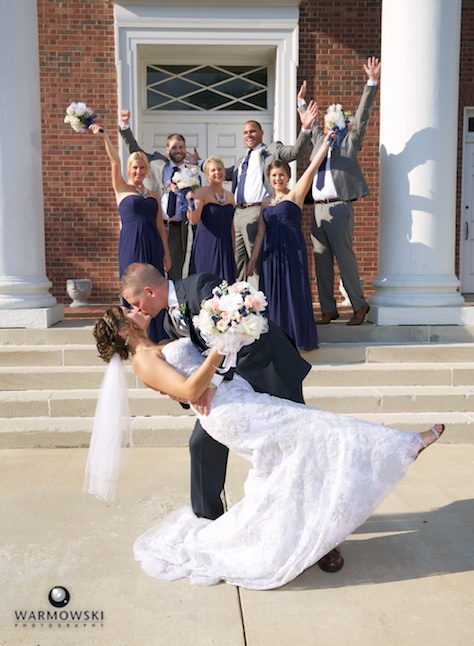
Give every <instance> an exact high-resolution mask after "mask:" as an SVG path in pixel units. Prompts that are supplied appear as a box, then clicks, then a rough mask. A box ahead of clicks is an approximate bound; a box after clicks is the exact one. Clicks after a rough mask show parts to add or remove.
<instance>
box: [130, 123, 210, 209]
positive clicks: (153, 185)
mask: <svg viewBox="0 0 474 646" xmlns="http://www.w3.org/2000/svg"><path fill="white" fill-rule="evenodd" d="M119 132H120V134H121V136H122V139H123V140H124V142H125V145H126V146H127V148H128V151H129V153H130V154H132V153H134V152H136V151H137V150H139V151H140V152H142V153H144V154H145V155H146V156H147V159H148V162H149V164H150V177H147V178H146V180H145V181H144V184H145V186H146V187H147V188H149V189H151V190H152V191H156V192H157V193H158V195H159V196H160V197H161V195H162V193H163V187H164V182H163V169H164V167H165V166H166V164H167V163H168V162H169V159H168V157H165V155H162V154H161V153H159V152H157V151H156V152H154V153H147V152H146V151H145V150H143V148H140V146H139V145H138V143H137V140H136V139H135V137H134V136H133V134H132V131H131V129H130V128H127V129H126V130H122V129H121V128H119ZM186 166H188V167H189V168H196V170H197V171H199V168H198V167H197V166H194V165H193V164H186Z"/></svg>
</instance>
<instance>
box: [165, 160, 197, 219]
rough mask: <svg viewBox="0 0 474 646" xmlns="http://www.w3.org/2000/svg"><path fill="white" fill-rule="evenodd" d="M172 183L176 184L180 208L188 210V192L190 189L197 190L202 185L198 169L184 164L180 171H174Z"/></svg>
mask: <svg viewBox="0 0 474 646" xmlns="http://www.w3.org/2000/svg"><path fill="white" fill-rule="evenodd" d="M170 184H174V185H175V186H176V188H177V191H176V192H177V196H178V208H179V210H180V211H187V209H188V202H187V200H186V193H187V192H188V191H195V190H196V189H197V188H199V187H200V186H201V181H200V179H199V173H198V171H197V169H196V168H188V167H187V166H183V168H180V170H179V171H175V172H174V173H173V177H172V178H171V182H170Z"/></svg>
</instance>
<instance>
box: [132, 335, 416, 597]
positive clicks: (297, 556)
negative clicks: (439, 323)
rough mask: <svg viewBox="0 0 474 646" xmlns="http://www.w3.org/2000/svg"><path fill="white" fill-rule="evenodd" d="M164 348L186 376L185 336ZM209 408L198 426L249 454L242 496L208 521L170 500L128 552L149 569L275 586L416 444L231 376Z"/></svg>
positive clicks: (402, 464) (356, 521) (348, 528)
mask: <svg viewBox="0 0 474 646" xmlns="http://www.w3.org/2000/svg"><path fill="white" fill-rule="evenodd" d="M164 354H165V356H166V360H167V361H168V362H169V363H170V364H172V365H173V366H174V367H175V368H177V369H178V370H179V371H180V372H182V373H183V374H186V375H188V374H190V373H191V372H193V371H194V370H195V369H196V368H197V366H198V365H199V363H200V362H201V361H202V357H201V355H200V354H199V351H198V350H196V348H195V347H194V346H193V345H192V344H191V343H190V341H189V340H188V339H181V340H180V341H178V342H175V343H170V344H168V345H167V346H166V347H165V349H164ZM211 408H212V410H211V413H210V415H209V416H207V417H200V420H201V423H202V425H203V427H204V428H205V430H206V431H207V432H208V433H209V434H210V435H212V436H213V437H214V438H215V439H216V440H218V441H219V442H222V443H223V444H226V445H227V446H228V447H229V448H230V449H231V450H232V451H234V452H235V453H237V454H239V455H241V456H243V457H244V458H247V459H248V460H249V461H250V462H251V463H252V466H253V468H252V469H251V470H250V473H249V476H248V478H247V481H246V482H245V490H244V491H245V495H244V498H243V499H242V500H241V501H240V502H238V503H237V504H236V505H234V506H233V507H232V508H231V509H230V510H229V511H228V512H227V513H225V514H224V515H223V516H221V517H219V518H218V519H217V520H214V521H211V520H207V519H202V518H197V517H196V516H195V515H194V513H193V512H192V510H191V509H190V508H187V507H186V508H181V509H178V510H177V511H175V512H173V513H172V514H170V516H168V517H167V519H165V521H164V522H162V523H160V524H159V525H157V526H155V527H153V528H151V529H150V530H148V531H147V532H145V533H144V534H143V535H142V536H140V537H139V538H138V539H137V540H136V541H135V544H134V554H135V558H136V560H138V561H139V562H140V564H141V567H142V568H143V570H144V571H145V572H146V573H147V574H149V575H150V576H152V577H156V578H159V579H167V580H173V579H178V578H181V577H189V578H190V580H191V583H193V584H195V585H212V584H215V583H217V582H218V581H226V582H227V583H231V584H234V585H238V586H242V587H244V588H251V589H270V588H277V587H279V586H282V585H284V584H285V583H287V582H288V581H291V580H292V579H294V578H295V577H297V576H298V575H299V574H300V573H301V572H303V570H305V569H306V568H308V567H310V566H311V565H313V564H314V563H316V562H317V561H318V560H319V559H320V558H321V557H322V556H324V555H325V554H327V553H328V552H329V551H330V550H331V549H332V548H333V547H335V546H336V545H338V544H340V543H342V541H343V540H344V539H345V538H346V537H347V536H348V535H349V534H350V533H351V532H353V531H354V530H355V529H356V528H357V527H359V526H360V525H361V524H362V523H363V522H364V521H365V520H366V519H367V518H368V517H369V516H370V515H371V514H372V512H373V511H374V509H375V508H376V507H377V506H378V505H379V504H380V502H381V501H382V499H383V498H384V497H385V496H386V495H387V494H388V493H389V492H390V490H391V489H392V488H393V487H394V485H395V484H396V483H397V482H398V481H399V480H400V479H401V478H402V477H403V475H404V474H405V472H406V470H407V468H408V466H409V465H410V464H411V462H412V461H413V460H414V458H415V457H416V455H417V453H418V451H419V449H420V448H421V443H420V437H419V435H418V434H417V433H411V432H408V431H397V430H394V429H390V428H386V427H384V426H380V425H376V424H371V423H368V422H363V421H360V420H356V419H352V418H349V417H345V416H343V415H337V414H334V413H329V412H326V411H323V410H319V409H315V408H310V407H309V406H304V405H302V404H296V403H294V402H290V401H287V400H282V399H279V398H276V397H272V396H270V395H266V394H260V393H256V392H255V391H254V390H253V389H252V387H251V386H250V385H249V384H248V383H247V382H246V381H245V380H244V379H242V378H241V377H239V376H238V375H235V376H234V379H233V380H232V381H224V382H223V383H222V384H221V385H220V386H219V388H218V389H217V391H216V393H215V395H214V398H213V400H212V407H211Z"/></svg>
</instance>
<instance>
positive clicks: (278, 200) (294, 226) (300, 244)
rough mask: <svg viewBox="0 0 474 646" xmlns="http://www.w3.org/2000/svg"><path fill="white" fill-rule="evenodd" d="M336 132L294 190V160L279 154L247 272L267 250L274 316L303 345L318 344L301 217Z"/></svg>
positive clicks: (264, 259)
mask: <svg viewBox="0 0 474 646" xmlns="http://www.w3.org/2000/svg"><path fill="white" fill-rule="evenodd" d="M330 138H331V135H328V136H327V137H326V139H325V141H324V143H323V144H322V145H321V148H320V149H319V151H318V153H317V154H316V155H315V157H314V159H313V160H312V161H311V164H310V165H309V166H308V168H307V169H306V170H305V172H304V173H303V175H302V176H301V177H300V179H299V180H298V182H297V183H296V185H295V187H294V188H292V189H291V190H290V189H289V188H288V182H289V180H290V176H291V170H290V167H289V166H288V164H287V163H286V162H284V161H281V160H279V159H278V160H276V161H274V162H272V163H271V164H270V166H269V168H268V177H269V179H270V183H271V185H272V187H273V189H274V191H275V194H274V196H273V197H272V198H266V199H265V200H264V201H263V202H262V210H261V213H260V219H259V223H258V233H257V236H256V238H255V243H254V247H253V251H252V255H251V257H250V261H249V263H248V265H247V274H248V275H249V276H252V275H253V272H254V269H255V263H256V262H257V260H258V257H259V255H260V252H261V253H262V256H261V273H260V289H261V290H262V291H263V293H264V294H265V296H266V297H267V300H268V307H267V312H268V317H269V319H270V320H272V321H274V322H275V323H276V324H277V325H279V326H280V327H281V328H282V330H284V331H285V332H286V334H287V335H288V336H289V337H291V338H292V339H293V341H294V342H295V345H296V347H297V348H298V349H299V350H312V349H314V348H317V347H318V335H317V331H316V323H315V321H314V315H313V302H312V298H311V288H310V285H309V274H308V256H307V252H306V244H305V240H304V236H303V231H302V229H301V217H302V208H303V203H304V198H305V195H306V193H307V192H308V190H309V188H310V186H311V182H312V181H313V177H314V173H315V172H316V170H317V169H318V167H319V165H320V164H321V161H322V160H323V159H324V157H325V155H326V153H327V151H328V148H329V141H330Z"/></svg>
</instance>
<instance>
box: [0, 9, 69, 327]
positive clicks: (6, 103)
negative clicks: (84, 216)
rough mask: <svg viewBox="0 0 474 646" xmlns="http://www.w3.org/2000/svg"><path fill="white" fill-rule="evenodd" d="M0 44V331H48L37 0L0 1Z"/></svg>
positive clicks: (51, 319)
mask: <svg viewBox="0 0 474 646" xmlns="http://www.w3.org/2000/svg"><path fill="white" fill-rule="evenodd" d="M0 42H1V43H2V51H3V52H6V53H7V54H8V59H5V60H2V65H1V66H0V79H1V82H0V86H1V88H2V91H1V92H0V171H1V172H0V245H1V247H0V327H48V326H49V325H52V324H53V323H56V322H57V321H59V320H61V319H62V318H63V309H64V308H63V306H62V305H58V304H57V302H56V299H55V298H54V297H53V296H52V295H51V294H50V293H49V289H50V287H51V282H50V281H49V280H48V279H47V277H46V274H45V250H44V215H43V186H42V160H41V120H40V114H41V104H40V86H39V59H38V22H37V8H36V0H15V1H14V2H3V1H2V2H0Z"/></svg>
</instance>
